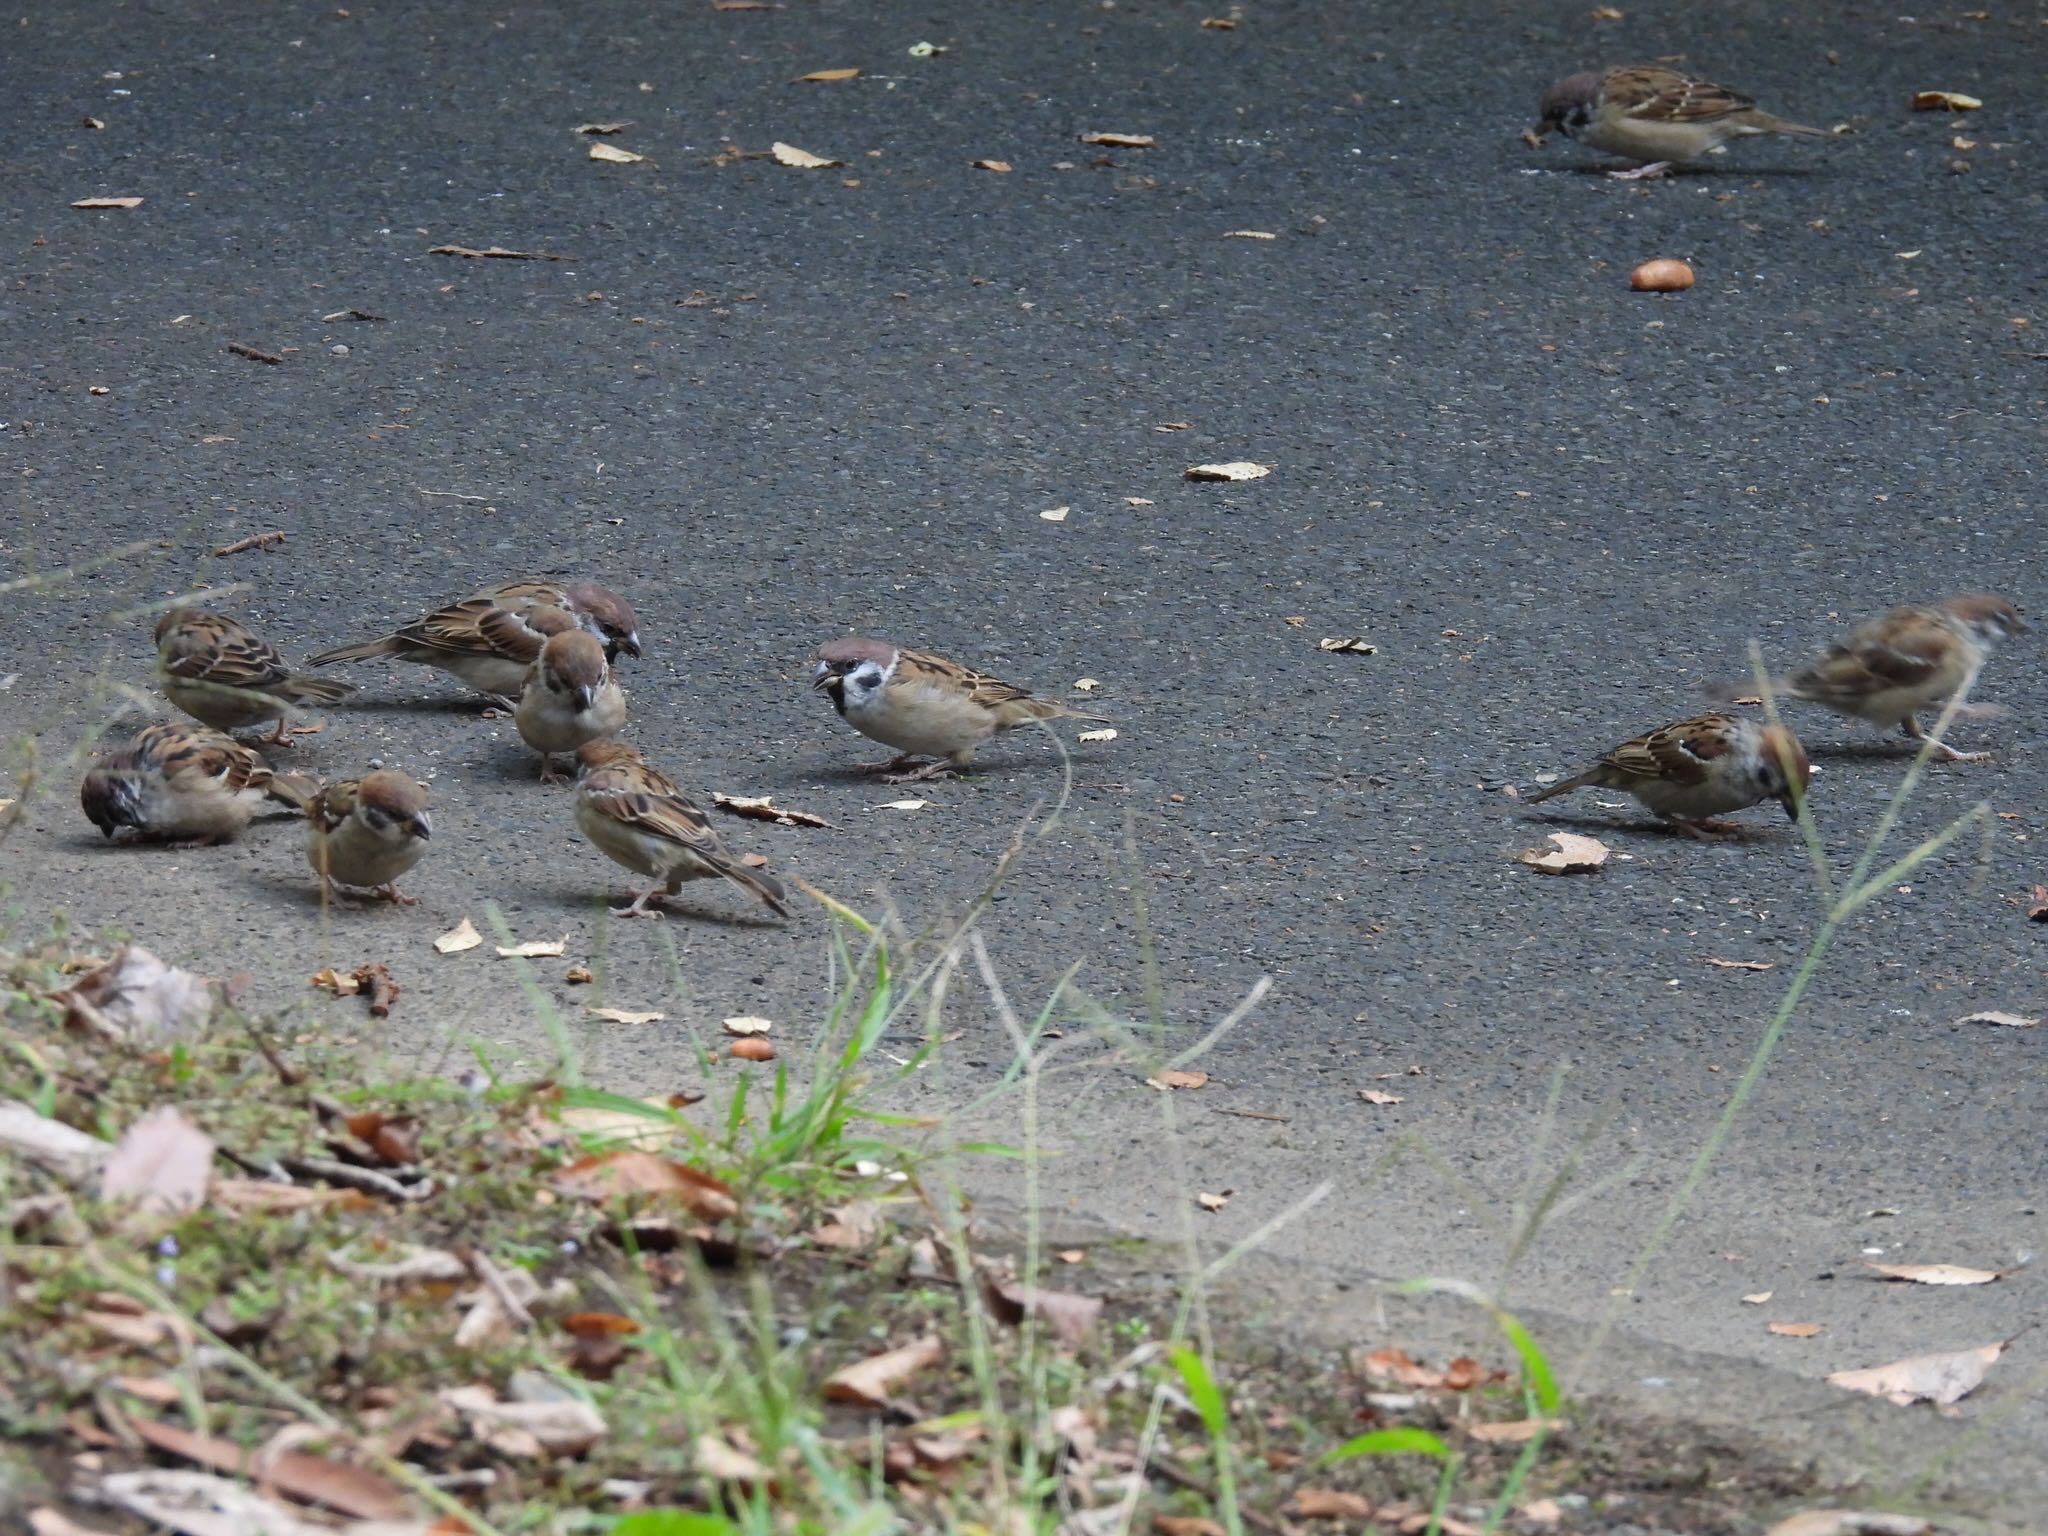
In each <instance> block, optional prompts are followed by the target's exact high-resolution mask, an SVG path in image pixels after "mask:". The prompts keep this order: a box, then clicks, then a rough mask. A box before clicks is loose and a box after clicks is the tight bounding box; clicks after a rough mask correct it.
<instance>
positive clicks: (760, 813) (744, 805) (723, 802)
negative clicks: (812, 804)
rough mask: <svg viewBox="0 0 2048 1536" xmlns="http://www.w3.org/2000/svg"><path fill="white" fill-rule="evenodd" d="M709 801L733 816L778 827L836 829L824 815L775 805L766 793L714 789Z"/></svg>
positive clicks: (830, 830)
mask: <svg viewBox="0 0 2048 1536" xmlns="http://www.w3.org/2000/svg"><path fill="white" fill-rule="evenodd" d="M711 803H712V804H713V805H715V806H717V807H718V808H719V809H720V810H721V811H728V812H730V813H731V814H732V815H734V816H744V817H745V818H747V819H748V820H749V821H766V822H772V823H774V824H775V825H776V826H778V827H820V828H823V829H824V830H826V831H828V832H836V831H837V830H838V828H837V827H835V826H834V825H833V824H832V823H831V822H829V821H827V820H826V819H825V818H824V817H822V816H815V815H813V814H812V813H811V812H809V811H793V810H790V809H789V808H788V807H786V806H780V805H777V804H776V803H775V802H774V799H773V798H772V797H771V796H768V795H721V794H719V793H717V792H716V791H715V790H714V791H713V792H712V795H711Z"/></svg>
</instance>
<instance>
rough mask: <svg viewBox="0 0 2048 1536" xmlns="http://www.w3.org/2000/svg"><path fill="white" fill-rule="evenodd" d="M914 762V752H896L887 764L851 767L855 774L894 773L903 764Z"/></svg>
mask: <svg viewBox="0 0 2048 1536" xmlns="http://www.w3.org/2000/svg"><path fill="white" fill-rule="evenodd" d="M916 761H917V754H916V753H915V752H898V753H897V754H896V755H895V756H894V757H892V758H890V759H889V760H888V761H887V762H882V763H855V764H854V765H853V771H854V772H855V773H894V772H896V770H897V769H899V768H901V767H902V766H903V765H904V764H905V763H914V762H916Z"/></svg>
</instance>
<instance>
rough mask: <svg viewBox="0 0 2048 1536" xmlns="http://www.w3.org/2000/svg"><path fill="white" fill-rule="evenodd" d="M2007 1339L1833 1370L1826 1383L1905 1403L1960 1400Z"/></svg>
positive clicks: (1982, 1378) (2002, 1351) (1989, 1367)
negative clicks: (1973, 1346)
mask: <svg viewBox="0 0 2048 1536" xmlns="http://www.w3.org/2000/svg"><path fill="white" fill-rule="evenodd" d="M2008 1342H2010V1341H2008V1340H2004V1339H2001V1340H1999V1342H1997V1343H1996V1344H1981V1345H1979V1346H1978V1347H1977V1348H1975V1349H1958V1350H1952V1351H1950V1352H1948V1353H1946V1354H1938V1355H1913V1356H1910V1357H1909V1358H1907V1359H1904V1360H1895V1361H1893V1362H1892V1363H1891V1364H1890V1365H1873V1366H1869V1367H1866V1368H1865V1369H1863V1370H1860V1371H1836V1372H1835V1373H1834V1374H1833V1375H1832V1376H1830V1377H1828V1378H1827V1380H1828V1384H1829V1385H1830V1386H1836V1387H1847V1388H1848V1389H1849V1390H1850V1391H1851V1392H1868V1393H1870V1394H1871V1395H1872V1396H1873V1397H1882V1398H1884V1399H1885V1400H1887V1401H1888V1402H1893V1403H1897V1404H1899V1405H1900V1406H1901V1407H1904V1406H1905V1405H1906V1404H1908V1403H1917V1402H1919V1401H1921V1400H1922V1399H1925V1400H1926V1401H1928V1402H1931V1403H1937V1404H1941V1405H1944V1406H1945V1405H1947V1404H1949V1403H1954V1402H1959V1401H1961V1400H1962V1399H1963V1398H1965V1397H1967V1396H1969V1395H1970V1393H1972V1392H1974V1391H1976V1390H1977V1386H1978V1384H1979V1383H1980V1382H1982V1381H1983V1380H1984V1373H1985V1372H1986V1371H1988V1370H1990V1369H1991V1367H1992V1365H1993V1364H1994V1363H1995V1362H1996V1361H1997V1359H1998V1357H1999V1356H2000V1355H2002V1354H2004V1353H2005V1347H2006V1344H2007V1343H2008Z"/></svg>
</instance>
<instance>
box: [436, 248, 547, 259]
mask: <svg viewBox="0 0 2048 1536" xmlns="http://www.w3.org/2000/svg"><path fill="white" fill-rule="evenodd" d="M427 254H428V255H429V256H465V257H468V258H470V259H471V260H474V261H484V260H491V261H574V260H575V259H576V258H575V257H574V256H564V255H562V254H561V253H560V252H558V251H510V250H507V249H506V248H505V247H504V246H502V245H486V246H474V245H430V246H428V247H427Z"/></svg>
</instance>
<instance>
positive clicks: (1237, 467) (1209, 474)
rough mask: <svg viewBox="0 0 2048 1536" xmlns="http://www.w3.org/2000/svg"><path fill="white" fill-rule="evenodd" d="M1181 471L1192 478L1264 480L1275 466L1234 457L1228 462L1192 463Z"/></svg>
mask: <svg viewBox="0 0 2048 1536" xmlns="http://www.w3.org/2000/svg"><path fill="white" fill-rule="evenodd" d="M1181 473H1182V474H1183V475H1184V476H1185V477H1186V478H1188V479H1190V480H1263V479H1265V478H1266V476H1268V475H1270V474H1271V473H1273V466H1272V465H1270V464H1253V463H1251V462H1250V461H1249V460H1246V459H1234V460H1232V461H1231V462H1230V463H1228V464H1190V465H1189V466H1188V467H1187V468H1186V469H1184V470H1182V471H1181Z"/></svg>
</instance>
